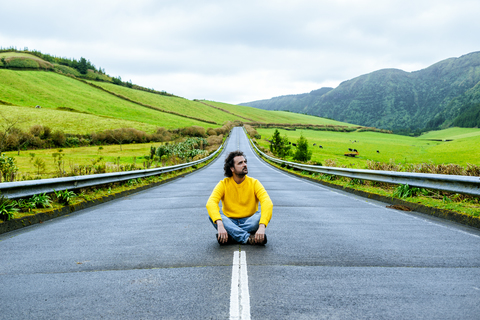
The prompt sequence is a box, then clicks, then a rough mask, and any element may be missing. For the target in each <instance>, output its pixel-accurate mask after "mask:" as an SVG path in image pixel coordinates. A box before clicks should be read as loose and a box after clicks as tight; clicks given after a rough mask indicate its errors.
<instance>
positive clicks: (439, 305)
mask: <svg viewBox="0 0 480 320" xmlns="http://www.w3.org/2000/svg"><path fill="white" fill-rule="evenodd" d="M236 149H241V150H243V151H245V153H246V155H247V159H248V167H249V175H250V176H252V177H254V178H257V179H259V180H260V181H261V182H262V184H263V185H264V186H265V188H266V190H267V192H268V193H269V195H270V197H271V198H272V201H273V203H274V209H273V217H272V220H271V222H270V225H269V226H268V228H267V235H268V244H267V245H266V246H265V247H259V246H247V245H231V246H219V245H218V243H217V242H216V240H215V229H214V228H213V226H212V225H211V224H210V222H209V220H208V215H207V211H206V208H205V204H206V202H207V199H208V196H209V195H210V192H211V191H212V190H213V188H214V186H215V184H216V183H217V182H218V181H219V180H220V179H222V178H223V170H222V168H223V159H224V157H225V153H224V154H222V155H221V156H220V158H219V159H218V160H217V161H215V162H214V163H212V164H211V165H210V166H208V167H206V168H204V169H202V170H199V171H198V172H196V173H193V174H190V175H188V176H186V177H185V178H180V179H177V180H175V181H173V182H170V183H167V184H165V185H162V186H159V187H156V188H152V189H149V190H147V191H143V192H141V193H137V194H135V195H132V196H128V197H126V198H123V199H118V200H115V201H112V202H109V203H106V204H103V205H99V206H97V207H94V208H90V209H87V210H83V211H80V212H78V213H76V214H73V215H70V216H66V217H62V218H58V219H55V220H51V221H49V222H45V223H43V224H40V225H36V226H32V227H27V228H24V229H22V230H19V231H14V232H10V233H7V234H3V235H0V319H249V318H251V319H480V232H479V231H478V230H474V229H469V228H466V227H462V226H458V225H455V224H452V223H450V222H445V221H441V220H438V219H433V218H429V217H426V216H424V215H421V214H416V213H405V212H401V211H396V210H392V209H387V208H385V204H382V203H379V202H373V201H371V200H367V199H364V198H359V197H355V196H352V195H348V194H343V193H342V192H341V191H337V190H332V189H328V188H326V187H323V186H321V185H318V184H315V183H312V182H308V181H303V180H301V179H298V178H295V177H292V176H289V175H287V174H284V173H282V172H279V171H277V170H276V169H273V168H271V167H269V166H268V165H266V164H264V163H263V162H262V161H261V160H259V159H257V158H256V156H255V155H254V153H253V152H252V150H251V149H250V146H249V145H248V141H247V139H246V136H245V135H244V133H243V131H242V130H241V129H239V128H235V130H234V131H233V132H232V135H231V137H230V140H229V143H228V146H227V148H226V150H227V151H232V150H236Z"/></svg>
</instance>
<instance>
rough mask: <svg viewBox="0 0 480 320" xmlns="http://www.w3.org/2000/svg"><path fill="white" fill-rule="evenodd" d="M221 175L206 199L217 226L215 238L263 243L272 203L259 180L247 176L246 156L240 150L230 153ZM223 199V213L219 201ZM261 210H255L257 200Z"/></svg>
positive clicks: (221, 242) (226, 240) (220, 240)
mask: <svg viewBox="0 0 480 320" xmlns="http://www.w3.org/2000/svg"><path fill="white" fill-rule="evenodd" d="M223 170H224V175H225V176H226V177H227V178H225V179H223V180H221V181H220V182H219V183H218V184H217V186H216V187H215V189H214V190H213V192H212V194H211V195H210V198H208V201H207V210H208V215H209V216H210V221H211V222H212V223H213V226H214V227H215V228H216V229H217V231H218V235H217V241H218V243H220V245H222V244H227V243H228V242H230V243H231V242H232V240H233V241H236V242H238V243H243V244H257V245H265V244H266V243H267V236H266V235H265V228H266V227H267V225H268V223H269V222H270V218H271V217H272V209H273V203H272V200H270V197H269V196H268V193H267V191H265V188H264V187H263V186H262V184H261V183H260V181H258V180H257V179H253V178H250V177H248V176H247V173H248V169H247V159H245V155H244V154H243V152H241V151H234V152H230V154H229V155H228V156H227V158H226V159H225V164H224V166H223ZM220 200H221V201H222V211H223V212H222V213H220V207H219V206H218V203H219V202H220ZM259 201H260V204H261V208H262V209H261V212H260V211H258V202H259Z"/></svg>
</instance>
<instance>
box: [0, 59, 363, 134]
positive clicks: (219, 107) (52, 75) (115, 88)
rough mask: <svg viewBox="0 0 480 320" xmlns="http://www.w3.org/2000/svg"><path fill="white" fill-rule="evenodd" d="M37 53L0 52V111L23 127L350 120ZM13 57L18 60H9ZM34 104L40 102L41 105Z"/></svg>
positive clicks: (82, 129) (145, 127) (149, 128)
mask: <svg viewBox="0 0 480 320" xmlns="http://www.w3.org/2000/svg"><path fill="white" fill-rule="evenodd" d="M38 55H40V54H38ZM38 55H32V54H30V53H24V52H0V63H3V64H2V65H0V113H1V114H2V115H6V116H7V117H10V118H12V117H21V118H22V119H23V120H22V121H21V123H19V124H18V126H19V127H20V128H22V129H28V128H29V127H31V126H32V125H34V124H42V125H45V126H48V127H50V128H51V129H52V130H62V131H64V132H65V133H71V134H75V133H81V134H85V133H91V132H95V131H102V130H106V129H116V128H122V127H128V128H135V129H139V130H142V131H146V132H154V131H155V129H156V128H158V127H164V128H167V129H175V128H182V127H189V126H201V127H204V128H206V129H207V128H210V127H211V128H217V127H221V126H222V125H223V123H225V122H226V121H232V122H233V121H241V122H245V123H277V124H302V125H340V126H352V127H353V126H354V125H351V124H347V123H342V122H338V121H334V120H329V119H324V118H319V117H313V116H307V115H299V114H294V113H289V112H280V111H265V110H260V109H256V108H251V107H244V106H235V105H229V104H225V103H219V102H213V101H191V100H187V99H184V98H180V97H177V96H174V95H172V94H167V93H165V92H161V91H160V92H159V91H155V90H153V89H146V88H142V87H139V86H136V85H134V84H132V83H124V82H121V81H120V82H119V81H114V80H115V79H116V78H111V77H109V76H108V75H106V74H104V73H101V72H99V71H98V70H96V69H89V70H87V72H86V73H85V74H81V73H80V72H79V71H78V70H77V69H75V68H74V67H75V63H77V64H78V62H75V60H61V59H60V60H58V59H57V58H55V59H57V60H55V59H54V58H52V57H51V56H48V57H50V58H49V59H50V60H52V62H50V61H45V60H43V59H42V58H40V57H39V56H38ZM40 56H41V55H40ZM16 60H18V61H22V62H21V63H17V64H15V63H13V61H16ZM55 61H63V62H64V63H65V64H63V65H60V64H58V63H56V62H55ZM72 61H73V62H72ZM68 63H70V64H71V65H72V66H70V65H67V64H68ZM93 68H94V67H93ZM100 70H101V69H100ZM94 79H103V80H104V81H98V80H94ZM117 80H118V79H117ZM35 106H41V109H37V108H35ZM2 121H3V122H2ZM4 122H5V119H2V118H1V117H0V125H1V124H2V123H4Z"/></svg>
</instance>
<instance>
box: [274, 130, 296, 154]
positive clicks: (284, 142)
mask: <svg viewBox="0 0 480 320" xmlns="http://www.w3.org/2000/svg"><path fill="white" fill-rule="evenodd" d="M290 148H291V146H290V144H289V142H288V137H287V135H285V136H283V138H282V137H280V132H279V131H278V129H275V132H274V133H273V137H272V142H271V144H270V151H272V153H273V154H274V155H276V156H277V157H279V158H285V157H287V156H289V155H290V153H291V151H290Z"/></svg>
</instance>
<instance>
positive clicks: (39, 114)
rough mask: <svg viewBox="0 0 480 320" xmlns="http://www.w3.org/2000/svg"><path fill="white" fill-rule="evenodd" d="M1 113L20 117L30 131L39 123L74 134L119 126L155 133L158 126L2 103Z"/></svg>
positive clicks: (22, 127)
mask: <svg viewBox="0 0 480 320" xmlns="http://www.w3.org/2000/svg"><path fill="white" fill-rule="evenodd" d="M0 114H2V115H3V116H5V117H7V118H9V119H10V120H15V119H18V120H19V122H18V125H16V127H17V128H20V129H22V130H24V131H28V129H29V128H31V127H32V126H34V125H37V124H40V125H43V126H47V127H50V129H52V131H55V130H61V131H63V132H65V133H72V134H87V133H92V132H99V131H103V130H110V129H119V128H135V129H138V130H141V131H144V132H147V133H153V132H155V130H156V128H157V126H154V125H151V124H147V123H144V122H138V121H128V120H122V119H116V118H110V117H106V116H97V115H93V114H86V113H78V112H69V111H62V110H55V109H47V108H41V109H36V108H34V107H17V106H3V105H0ZM18 117H19V118H18ZM5 124H6V123H5V119H3V118H2V117H0V126H3V125H5Z"/></svg>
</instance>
